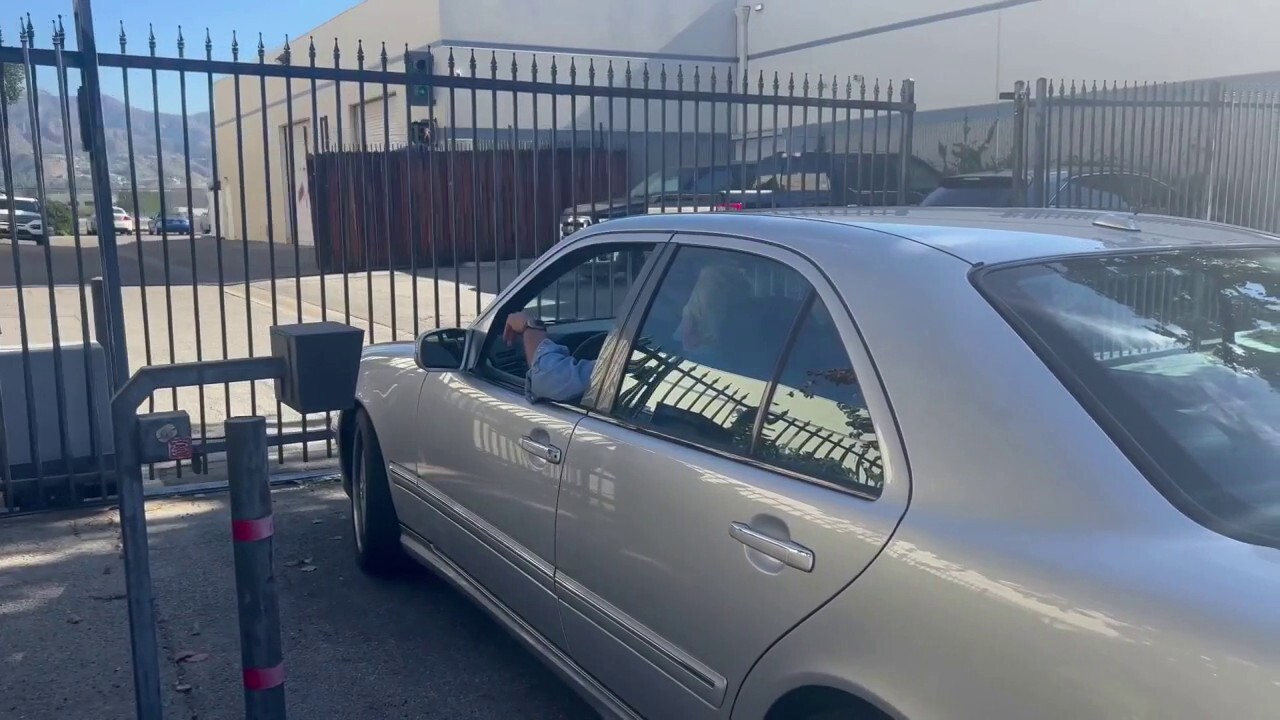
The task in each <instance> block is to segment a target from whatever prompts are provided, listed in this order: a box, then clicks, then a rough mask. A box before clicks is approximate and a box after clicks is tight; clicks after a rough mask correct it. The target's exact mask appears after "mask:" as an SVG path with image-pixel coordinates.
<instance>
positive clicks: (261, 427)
mask: <svg viewBox="0 0 1280 720" xmlns="http://www.w3.org/2000/svg"><path fill="white" fill-rule="evenodd" d="M226 431H227V474H228V485H229V486H230V491H231V539H232V540H233V545H234V549H235V567H236V600H237V604H238V606H239V614H240V662H241V667H242V669H243V674H244V706H245V718H246V720H284V717H285V701H284V657H283V652H282V649H281V646H280V605H279V600H278V597H277V594H276V579H275V571H274V567H273V562H272V550H273V548H272V546H273V543H272V536H273V535H274V534H275V521H274V519H273V516H272V514H271V489H270V486H269V484H268V481H267V421H266V419H265V418H262V417H239V418H231V419H229V420H227V422H226Z"/></svg>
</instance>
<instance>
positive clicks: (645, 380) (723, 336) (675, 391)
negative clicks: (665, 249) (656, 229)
mask: <svg viewBox="0 0 1280 720" xmlns="http://www.w3.org/2000/svg"><path fill="white" fill-rule="evenodd" d="M808 287H809V286H808V282H807V281H805V280H804V278H803V277H801V276H800V275H799V273H797V272H796V271H794V270H792V269H791V268H788V267H787V266H785V265H783V264H781V263H778V262H775V261H773V260H768V259H765V258H760V257H756V256H752V255H747V254H744V253H737V252H732V251H727V250H715V249H709V248H694V247H686V248H682V249H681V250H680V251H679V252H678V253H677V255H676V257H675V260H674V261H673V262H672V265H671V267H670V268H669V269H668V270H667V273H666V276H665V277H664V278H663V280H662V284H661V285H660V286H659V288H658V292H657V293H656V294H655V297H654V300H653V303H652V305H651V306H650V308H649V310H648V313H647V315H646V316H645V320H644V322H643V324H642V326H641V329H640V332H639V338H638V340H637V341H636V344H635V346H634V347H633V348H632V352H631V358H630V363H629V366H628V368H627V371H626V374H625V376H624V377H623V380H622V385H621V388H620V390H619V395H618V399H617V403H616V405H615V410H614V412H615V414H616V415H617V416H618V417H619V418H621V419H624V420H627V421H629V422H632V423H635V424H636V425H640V426H645V427H650V428H652V429H654V430H657V431H659V432H662V433H663V434H666V435H670V436H673V437H677V438H680V439H683V440H688V441H690V442H694V443H697V444H699V445H704V446H707V447H712V448H716V449H719V450H724V451H727V452H733V453H738V454H741V455H746V454H747V453H748V451H749V450H750V445H751V432H752V429H753V426H754V423H755V417H756V413H757V411H758V408H759V407H760V404H761V402H762V400H763V397H764V393H765V389H766V387H767V385H768V381H769V378H770V376H771V375H772V374H773V372H774V370H775V368H776V366H777V363H778V355H779V353H780V352H781V351H782V347H783V346H784V345H785V342H786V337H787V333H788V332H789V331H790V329H791V325H792V323H793V322H794V320H795V316H796V314H797V313H798V312H799V308H800V305H801V299H802V298H803V296H804V294H805V293H806V292H807V291H808Z"/></svg>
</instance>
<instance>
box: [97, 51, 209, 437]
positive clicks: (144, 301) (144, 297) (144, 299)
mask: <svg viewBox="0 0 1280 720" xmlns="http://www.w3.org/2000/svg"><path fill="white" fill-rule="evenodd" d="M123 37H124V36H123V30H121V38H122V39H121V42H122V43H123ZM121 51H122V52H123V47H122V48H121ZM204 59H205V60H206V61H207V62H210V63H211V62H212V61H213V37H212V36H211V35H210V34H209V30H208V29H207V28H206V29H205V31H204ZM126 72H127V71H126ZM205 83H206V85H207V88H208V98H209V154H210V156H211V160H212V163H213V165H212V171H213V207H212V208H210V212H211V213H212V214H213V218H212V222H210V223H209V227H210V229H211V230H212V231H213V241H214V242H213V247H214V258H215V260H214V262H215V264H216V265H217V268H218V327H219V336H220V339H221V340H222V359H223V360H226V359H227V358H229V357H230V347H229V343H228V336H227V292H226V290H227V276H226V265H225V259H224V258H223V256H222V193H223V192H224V190H225V188H223V187H222V176H221V175H220V174H219V170H218V114H217V108H216V107H215V105H214V98H213V70H212V69H210V70H209V71H208V72H207V73H206V74H205ZM125 104H126V105H128V101H127V100H126V101H125ZM126 115H127V114H126ZM130 154H131V155H132V152H131V153H130ZM130 164H131V165H132V163H130ZM134 188H135V191H136V188H137V183H134ZM138 262H139V265H141V262H142V256H141V254H139V256H138ZM143 285H144V287H143V288H141V291H142V298H143V303H144V305H143V308H144V309H143V318H144V319H145V318H146V309H145V308H146V305H145V303H146V297H147V294H146V293H147V290H146V287H145V283H143ZM149 354H150V353H148V355H149ZM222 402H223V414H222V417H224V418H228V417H231V383H223V384H222Z"/></svg>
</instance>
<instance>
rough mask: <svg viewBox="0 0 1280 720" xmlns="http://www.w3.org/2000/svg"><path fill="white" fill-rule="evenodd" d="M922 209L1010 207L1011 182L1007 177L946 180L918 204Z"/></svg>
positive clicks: (1011, 198)
mask: <svg viewBox="0 0 1280 720" xmlns="http://www.w3.org/2000/svg"><path fill="white" fill-rule="evenodd" d="M920 205H921V206H922V207H1010V206H1012V205H1013V180H1012V179H1011V178H1007V177H1000V176H993V177H983V176H973V177H954V178H946V179H944V180H943V181H942V184H940V185H939V186H938V187H937V188H935V189H934V190H933V192H931V193H929V194H928V195H926V196H925V198H924V200H922V201H921V202H920Z"/></svg>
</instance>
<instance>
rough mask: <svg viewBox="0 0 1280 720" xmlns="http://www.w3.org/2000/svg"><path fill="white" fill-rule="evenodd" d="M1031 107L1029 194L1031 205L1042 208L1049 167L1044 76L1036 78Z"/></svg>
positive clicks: (1046, 99) (1046, 92)
mask: <svg viewBox="0 0 1280 720" xmlns="http://www.w3.org/2000/svg"><path fill="white" fill-rule="evenodd" d="M1032 107H1033V108H1034V109H1035V116H1036V138H1035V143H1034V149H1035V154H1034V155H1033V156H1032V160H1031V194H1032V196H1033V197H1034V202H1033V207H1041V208H1042V207H1044V206H1045V204H1046V200H1047V198H1046V197H1045V185H1046V184H1047V183H1048V179H1049V178H1048V173H1049V168H1048V167H1046V165H1047V163H1048V155H1049V133H1048V124H1047V119H1048V117H1049V81H1048V80H1046V79H1045V78H1040V79H1039V80H1036V99H1035V103H1034V105H1033V106H1032Z"/></svg>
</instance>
